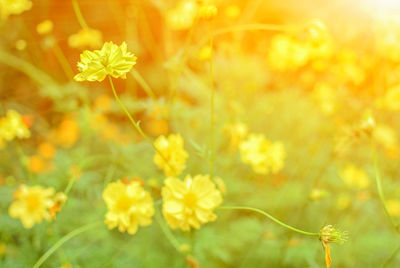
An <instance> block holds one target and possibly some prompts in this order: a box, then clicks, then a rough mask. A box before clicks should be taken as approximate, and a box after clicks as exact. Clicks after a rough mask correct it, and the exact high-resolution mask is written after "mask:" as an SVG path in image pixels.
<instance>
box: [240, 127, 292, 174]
mask: <svg viewBox="0 0 400 268" xmlns="http://www.w3.org/2000/svg"><path fill="white" fill-rule="evenodd" d="M239 149H240V156H241V158H242V161H243V162H244V163H245V164H248V165H251V166H252V168H253V170H254V172H256V173H258V174H263V175H266V174H268V173H271V174H276V173H278V172H279V171H280V170H282V168H283V167H284V164H285V158H286V151H285V148H284V145H283V143H281V142H273V143H272V142H270V141H269V140H267V139H266V138H265V136H264V135H262V134H250V135H249V137H248V138H247V139H246V140H245V141H243V142H242V143H241V144H240V147H239Z"/></svg>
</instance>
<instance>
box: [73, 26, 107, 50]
mask: <svg viewBox="0 0 400 268" xmlns="http://www.w3.org/2000/svg"><path fill="white" fill-rule="evenodd" d="M101 44H103V35H102V34H101V32H100V31H98V30H95V29H90V28H89V29H82V30H80V31H79V32H78V33H76V34H73V35H71V36H70V37H69V38H68V45H69V46H70V47H72V48H85V47H89V48H99V47H101Z"/></svg>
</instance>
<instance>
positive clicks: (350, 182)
mask: <svg viewBox="0 0 400 268" xmlns="http://www.w3.org/2000/svg"><path fill="white" fill-rule="evenodd" d="M340 177H341V178H342V179H343V181H344V182H345V183H346V185H347V186H349V187H352V188H355V189H358V190H363V189H366V188H368V186H369V184H370V179H369V177H368V175H367V173H365V171H364V170H362V169H359V168H357V167H356V166H354V165H352V164H348V165H347V166H346V167H345V168H344V169H342V170H341V171H340Z"/></svg>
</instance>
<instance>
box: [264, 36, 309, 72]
mask: <svg viewBox="0 0 400 268" xmlns="http://www.w3.org/2000/svg"><path fill="white" fill-rule="evenodd" d="M309 58H310V51H309V47H308V46H307V44H305V43H301V42H299V41H297V40H295V39H294V38H292V37H290V36H288V35H284V34H278V35H275V36H274V37H273V38H272V40H271V47H270V50H269V53H268V63H269V65H270V67H271V68H272V69H275V70H278V71H285V70H296V69H297V68H299V67H302V66H304V65H306V64H307V62H308V61H309Z"/></svg>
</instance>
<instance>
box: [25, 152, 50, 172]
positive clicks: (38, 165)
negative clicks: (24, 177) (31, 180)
mask: <svg viewBox="0 0 400 268" xmlns="http://www.w3.org/2000/svg"><path fill="white" fill-rule="evenodd" d="M28 169H29V171H31V172H32V173H34V174H39V173H42V172H43V171H44V170H45V169H46V162H45V161H44V160H43V158H42V157H40V155H32V156H30V157H29V159H28Z"/></svg>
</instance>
